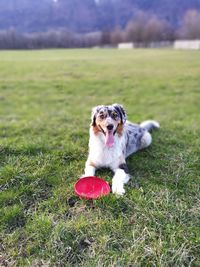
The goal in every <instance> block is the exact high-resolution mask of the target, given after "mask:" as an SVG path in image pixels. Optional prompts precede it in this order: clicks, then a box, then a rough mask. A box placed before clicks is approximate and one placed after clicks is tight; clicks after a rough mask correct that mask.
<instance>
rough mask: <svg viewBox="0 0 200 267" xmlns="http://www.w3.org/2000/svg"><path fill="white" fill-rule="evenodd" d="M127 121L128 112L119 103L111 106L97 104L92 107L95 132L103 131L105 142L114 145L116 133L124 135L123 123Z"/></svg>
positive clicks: (107, 144) (109, 145)
mask: <svg viewBox="0 0 200 267" xmlns="http://www.w3.org/2000/svg"><path fill="white" fill-rule="evenodd" d="M125 122H126V113H125V111H124V108H123V107H122V106H121V105H119V104H113V105H110V106H103V105H101V106H97V107H94V108H93V109H92V123H91V126H92V127H93V131H94V133H95V134H98V133H99V132H102V133H103V134H104V136H105V144H106V146H108V147H112V146H113V144H114V135H115V134H116V133H117V134H118V135H119V136H120V135H122V131H123V125H124V123H125Z"/></svg>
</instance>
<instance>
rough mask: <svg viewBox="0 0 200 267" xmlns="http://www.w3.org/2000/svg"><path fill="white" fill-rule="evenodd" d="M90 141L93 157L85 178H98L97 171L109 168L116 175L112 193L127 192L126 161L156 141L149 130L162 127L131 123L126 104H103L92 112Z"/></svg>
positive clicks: (87, 165)
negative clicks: (153, 140) (125, 108)
mask: <svg viewBox="0 0 200 267" xmlns="http://www.w3.org/2000/svg"><path fill="white" fill-rule="evenodd" d="M91 120H92V122H91V125H90V138H89V155H88V159H87V161H86V164H85V174H84V175H83V177H85V176H94V175H95V171H96V169H99V168H102V167H105V168H110V169H111V170H112V171H113V172H114V177H113V179H112V192H113V193H115V194H118V195H123V194H124V193H125V189H124V184H126V183H127V182H128V181H129V178H130V175H129V171H128V167H127V164H126V158H127V157H128V156H130V155H131V154H133V153H135V152H137V151H138V150H141V149H143V148H146V147H148V146H149V145H150V144H151V142H152V137H151V134H150V132H149V131H151V130H152V129H156V128H159V127H160V125H159V123H158V122H157V121H154V120H147V121H144V122H142V123H140V124H134V123H131V122H129V121H127V116H126V112H125V110H124V108H123V106H122V105H119V104H113V105H108V106H105V105H100V106H97V107H94V108H93V109H92V117H91Z"/></svg>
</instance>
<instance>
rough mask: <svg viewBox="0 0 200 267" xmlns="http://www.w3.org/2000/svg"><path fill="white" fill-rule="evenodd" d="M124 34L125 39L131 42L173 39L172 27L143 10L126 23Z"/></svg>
mask: <svg viewBox="0 0 200 267" xmlns="http://www.w3.org/2000/svg"><path fill="white" fill-rule="evenodd" d="M125 34H126V40H127V41H131V42H144V43H149V42H156V41H170V40H173V39H174V32H173V29H172V27H170V25H169V24H168V23H167V22H165V21H163V20H160V19H158V18H157V17H156V16H155V15H154V16H152V15H149V14H148V13H144V12H140V13H139V14H138V15H137V17H136V18H135V19H134V20H133V21H131V22H129V23H128V24H127V27H126V29H125Z"/></svg>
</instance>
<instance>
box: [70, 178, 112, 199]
mask: <svg viewBox="0 0 200 267" xmlns="http://www.w3.org/2000/svg"><path fill="white" fill-rule="evenodd" d="M74 190H75V192H76V194H77V195H78V196H79V197H81V198H86V199H96V198H99V197H101V196H106V195H108V194H109V193H110V186H109V184H108V182H106V181H104V180H103V179H101V178H99V177H96V176H87V177H84V178H81V179H79V180H78V182H76V184H75V186H74Z"/></svg>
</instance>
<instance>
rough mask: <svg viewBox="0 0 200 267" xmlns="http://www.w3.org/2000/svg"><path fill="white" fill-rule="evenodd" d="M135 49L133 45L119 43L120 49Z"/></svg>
mask: <svg viewBox="0 0 200 267" xmlns="http://www.w3.org/2000/svg"><path fill="white" fill-rule="evenodd" d="M132 48H134V44H133V43H119V44H118V49H132Z"/></svg>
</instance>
